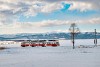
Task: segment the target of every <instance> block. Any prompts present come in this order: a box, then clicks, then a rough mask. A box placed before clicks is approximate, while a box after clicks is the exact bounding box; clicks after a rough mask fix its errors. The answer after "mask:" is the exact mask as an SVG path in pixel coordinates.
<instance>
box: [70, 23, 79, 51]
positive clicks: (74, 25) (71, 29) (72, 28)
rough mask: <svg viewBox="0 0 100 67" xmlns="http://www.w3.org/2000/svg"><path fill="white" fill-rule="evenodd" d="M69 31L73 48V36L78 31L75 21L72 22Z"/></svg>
mask: <svg viewBox="0 0 100 67" xmlns="http://www.w3.org/2000/svg"><path fill="white" fill-rule="evenodd" d="M69 32H70V34H71V40H72V43H73V49H74V48H75V46H74V44H75V36H76V35H77V34H78V33H79V32H80V30H79V28H78V27H77V25H76V23H72V24H71V26H70V28H69Z"/></svg>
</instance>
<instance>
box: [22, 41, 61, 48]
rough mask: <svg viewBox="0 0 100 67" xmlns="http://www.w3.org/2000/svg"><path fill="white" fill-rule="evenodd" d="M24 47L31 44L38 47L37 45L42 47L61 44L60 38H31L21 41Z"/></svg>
mask: <svg viewBox="0 0 100 67" xmlns="http://www.w3.org/2000/svg"><path fill="white" fill-rule="evenodd" d="M21 46H22V47H27V46H31V47H36V46H42V47H46V46H53V47H56V46H60V44H59V41H58V40H30V41H23V42H22V43H21Z"/></svg>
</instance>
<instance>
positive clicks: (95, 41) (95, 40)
mask: <svg viewBox="0 0 100 67" xmlns="http://www.w3.org/2000/svg"><path fill="white" fill-rule="evenodd" d="M94 36H95V37H94V44H95V46H97V32H96V29H95V35H94Z"/></svg>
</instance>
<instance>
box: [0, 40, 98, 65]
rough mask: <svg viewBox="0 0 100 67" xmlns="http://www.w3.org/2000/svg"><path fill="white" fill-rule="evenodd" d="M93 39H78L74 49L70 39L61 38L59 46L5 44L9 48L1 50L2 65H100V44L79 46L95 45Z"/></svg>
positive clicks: (0, 62)
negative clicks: (81, 46) (95, 45)
mask: <svg viewBox="0 0 100 67" xmlns="http://www.w3.org/2000/svg"><path fill="white" fill-rule="evenodd" d="M92 41H93V40H76V41H75V42H76V44H75V46H76V48H75V49H72V45H71V42H70V40H60V44H61V46H59V47H20V43H15V44H10V45H3V46H6V47H8V49H5V50H1V51H0V67H100V46H97V47H92V48H78V47H77V46H79V45H89V46H93V45H94V44H93V42H92ZM98 45H100V40H98ZM12 46H13V47H12Z"/></svg>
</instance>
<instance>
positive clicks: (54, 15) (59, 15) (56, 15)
mask: <svg viewBox="0 0 100 67" xmlns="http://www.w3.org/2000/svg"><path fill="white" fill-rule="evenodd" d="M63 5H64V8H62V9H60V10H56V11H53V12H51V13H38V14H37V15H36V16H29V17H28V18H27V17H25V16H24V15H20V18H19V21H20V22H39V21H43V20H79V19H87V18H91V17H93V16H94V15H96V14H97V11H95V10H91V11H90V10H89V11H83V12H80V11H79V10H68V9H69V8H70V4H64V3H63Z"/></svg>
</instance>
